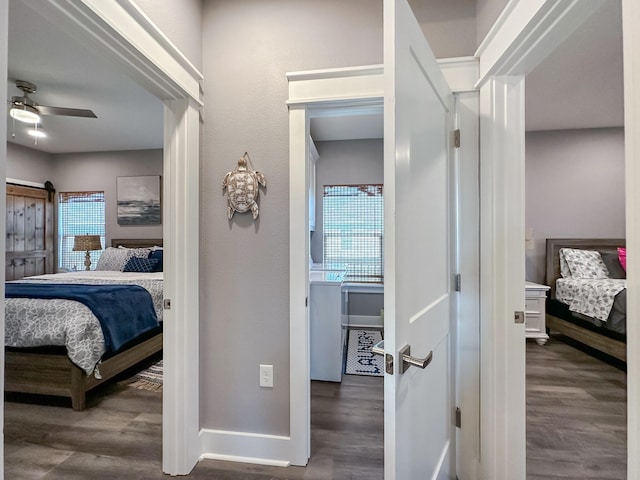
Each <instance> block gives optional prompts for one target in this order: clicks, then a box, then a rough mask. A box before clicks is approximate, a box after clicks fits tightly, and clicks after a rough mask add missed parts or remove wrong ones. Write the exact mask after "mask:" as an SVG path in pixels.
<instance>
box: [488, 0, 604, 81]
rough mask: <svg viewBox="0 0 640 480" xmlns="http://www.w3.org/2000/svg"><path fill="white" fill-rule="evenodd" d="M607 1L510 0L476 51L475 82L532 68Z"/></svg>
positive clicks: (526, 71)
mask: <svg viewBox="0 0 640 480" xmlns="http://www.w3.org/2000/svg"><path fill="white" fill-rule="evenodd" d="M606 1H607V0H588V1H585V0H510V1H509V3H508V4H507V6H506V7H505V9H504V10H503V12H502V14H501V15H500V17H499V18H498V20H497V21H496V23H495V24H494V26H493V28H491V30H490V31H489V33H488V34H487V36H486V37H485V39H484V40H483V41H482V43H481V44H480V46H479V47H478V50H477V51H476V55H475V56H476V57H478V58H479V59H480V78H479V80H478V83H477V85H476V86H477V87H480V86H481V85H482V84H483V83H484V82H486V81H487V80H488V79H489V78H490V77H491V76H492V75H519V74H525V73H528V72H530V71H531V70H533V68H534V67H535V66H537V65H538V64H539V63H540V62H541V61H542V60H543V59H544V58H546V57H547V55H548V54H549V52H550V51H552V50H553V49H554V48H555V47H556V46H558V45H559V44H560V43H562V42H563V41H564V40H565V39H566V38H567V37H569V35H571V34H572V33H573V32H574V31H575V29H576V28H578V27H579V26H580V25H581V24H582V22H583V21H584V20H585V19H587V18H588V17H589V16H590V15H591V14H593V12H595V11H596V10H597V9H598V8H600V7H601V6H602V5H603V4H604V3H605V2H606Z"/></svg>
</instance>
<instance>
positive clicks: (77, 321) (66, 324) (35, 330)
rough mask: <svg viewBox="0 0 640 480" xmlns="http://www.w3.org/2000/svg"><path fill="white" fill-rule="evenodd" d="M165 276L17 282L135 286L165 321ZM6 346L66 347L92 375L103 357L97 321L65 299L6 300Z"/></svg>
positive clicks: (80, 275) (112, 274) (95, 275)
mask: <svg viewBox="0 0 640 480" xmlns="http://www.w3.org/2000/svg"><path fill="white" fill-rule="evenodd" d="M162 279H163V276H162V272H158V273H135V272H118V271H83V272H69V273H58V274H48V275H38V276H35V277H26V278H23V279H21V280H16V281H15V282H30V283H33V282H41V283H78V284H92V285H96V284H98V285H100V284H133V285H139V286H141V287H143V288H145V289H146V290H147V291H149V293H150V294H151V298H152V299H153V305H154V308H155V311H156V314H157V317H158V320H159V321H162V297H163V294H162V292H163V282H162ZM5 345H6V346H9V347H41V346H50V345H53V346H65V347H66V348H67V352H68V355H69V358H70V359H71V361H72V362H73V363H75V364H76V365H78V366H79V367H80V368H82V369H83V370H84V371H85V372H86V373H87V374H91V373H92V372H93V371H94V369H95V367H96V365H97V363H98V362H99V361H100V358H101V357H102V355H103V354H104V351H105V348H104V336H103V334H102V329H101V327H100V323H99V321H98V319H97V318H96V317H95V315H93V313H92V312H91V310H90V309H89V308H88V307H86V306H85V305H84V304H82V303H80V302H76V301H73V300H63V299H52V300H47V299H39V298H6V299H5Z"/></svg>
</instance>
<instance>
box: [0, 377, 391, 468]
mask: <svg viewBox="0 0 640 480" xmlns="http://www.w3.org/2000/svg"><path fill="white" fill-rule="evenodd" d="M311 395H312V398H311V409H312V412H311V422H312V438H311V449H312V457H311V459H310V461H309V465H308V466H307V467H306V468H303V467H287V468H282V467H268V466H261V465H246V464H240V463H235V462H221V461H214V460H203V461H201V462H200V463H198V465H197V466H196V468H195V469H194V471H193V472H192V473H191V475H190V476H189V477H188V478H194V479H216V480H239V479H242V480H276V479H290V480H297V479H300V480H302V479H305V480H325V479H326V480H329V479H336V480H342V479H344V480H348V479H350V480H365V479H366V480H382V478H383V443H384V441H383V429H382V427H383V380H382V378H381V377H364V376H354V375H345V376H344V379H343V381H342V383H341V384H336V383H330V382H312V384H311ZM13 398H14V400H15V399H16V398H15V396H14V397H13ZM31 400H33V399H31ZM58 403H59V402H58ZM88 403H89V406H90V408H88V409H87V410H85V411H83V412H74V411H72V410H71V409H70V408H66V407H64V406H59V405H58V406H52V405H34V404H27V403H20V402H17V401H7V402H5V478H7V479H11V480H21V479H46V480H53V479H65V480H68V479H78V480H80V479H92V480H94V479H95V480H102V479H127V480H129V479H143V480H147V479H149V480H152V479H163V478H165V479H166V478H168V477H167V476H165V475H163V474H162V460H161V451H162V449H161V442H162V413H161V412H162V394H161V393H159V392H149V391H146V390H137V389H134V388H128V387H124V386H122V385H118V384H111V385H108V386H106V387H105V388H102V389H100V391H98V392H97V394H95V395H90V396H89V398H88Z"/></svg>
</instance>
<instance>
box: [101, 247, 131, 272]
mask: <svg viewBox="0 0 640 480" xmlns="http://www.w3.org/2000/svg"><path fill="white" fill-rule="evenodd" d="M125 263H127V249H124V248H115V247H107V248H105V250H104V252H102V255H100V258H99V259H98V264H97V265H96V270H111V271H116V272H117V271H122V269H123V268H124V265H125Z"/></svg>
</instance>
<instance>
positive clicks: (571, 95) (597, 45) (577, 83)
mask: <svg viewBox="0 0 640 480" xmlns="http://www.w3.org/2000/svg"><path fill="white" fill-rule="evenodd" d="M38 1H40V0H37V1H36V0H11V1H10V2H9V55H8V62H9V66H8V70H9V75H8V77H9V82H8V91H7V99H10V98H11V97H12V96H14V95H21V92H20V91H19V90H18V89H17V88H16V87H15V80H18V79H19V80H26V81H29V82H31V83H34V84H36V85H37V87H38V90H37V91H36V93H34V94H33V95H31V96H30V97H31V98H32V99H33V100H34V101H35V102H36V103H39V104H42V105H48V106H56V107H70V108H83V109H91V110H93V111H94V112H95V113H96V115H97V116H98V118H97V119H93V118H76V117H63V116H45V117H43V121H42V129H43V130H44V131H46V133H47V134H48V137H47V138H45V139H39V140H38V143H37V145H35V143H34V139H33V138H32V137H30V136H28V135H27V134H26V128H25V125H24V124H21V123H20V122H13V121H12V119H10V118H9V119H8V122H7V126H8V131H7V138H8V139H9V141H10V142H14V143H17V144H21V145H25V146H27V147H30V148H35V149H38V150H42V151H45V152H48V153H71V152H88V151H112V150H138V149H150V148H162V143H163V139H162V134H163V112H162V102H161V101H160V100H159V99H157V98H156V97H154V96H153V95H151V94H150V93H148V92H147V91H146V90H145V89H144V88H142V87H141V86H139V85H138V84H137V83H135V82H134V81H132V80H131V79H130V78H129V77H128V76H127V75H126V74H124V73H122V72H120V71H119V70H118V67H117V65H116V64H109V63H105V60H104V57H102V56H97V55H95V54H93V52H92V51H90V50H89V49H86V48H84V47H83V46H82V45H78V44H77V42H75V41H74V40H73V39H72V38H71V37H70V36H68V35H67V34H65V33H64V32H62V31H60V30H58V29H57V28H56V26H55V25H53V24H52V23H51V22H49V21H47V20H46V19H44V18H43V17H41V16H40V14H39V13H38V12H37V3H38ZM621 18H622V17H621V11H620V2H619V1H610V2H605V6H604V7H603V8H601V9H600V10H599V11H598V12H597V13H596V14H594V15H593V16H592V17H591V18H590V19H589V20H587V21H586V22H585V23H584V24H583V25H582V26H581V27H580V28H579V29H578V30H577V31H576V32H575V33H574V34H573V35H572V36H571V37H570V38H569V39H568V40H567V41H565V42H564V43H563V44H562V45H560V46H559V47H558V48H557V49H556V51H554V52H553V53H552V54H551V55H550V56H549V57H548V58H547V59H546V60H545V61H544V62H543V63H542V64H541V65H539V66H538V67H537V68H536V69H535V70H534V71H533V72H531V73H530V74H529V75H528V76H527V78H526V127H527V130H554V129H568V128H597V127H610V126H621V125H623V97H622V33H621V32H622V26H621ZM311 129H312V134H313V138H314V140H316V141H323V140H344V139H355V138H381V137H382V130H383V127H382V115H381V114H380V113H379V112H377V113H376V112H371V111H369V112H364V113H363V112H357V114H356V115H353V116H344V115H342V116H339V117H330V116H328V117H326V116H325V117H320V118H313V119H312V121H311ZM14 134H15V137H13V135H14Z"/></svg>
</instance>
